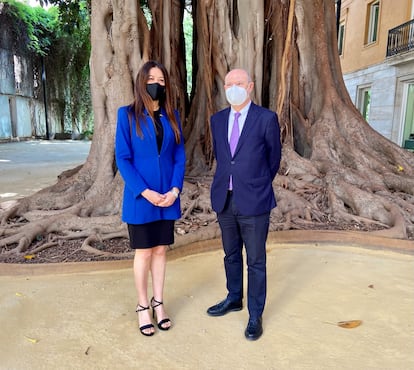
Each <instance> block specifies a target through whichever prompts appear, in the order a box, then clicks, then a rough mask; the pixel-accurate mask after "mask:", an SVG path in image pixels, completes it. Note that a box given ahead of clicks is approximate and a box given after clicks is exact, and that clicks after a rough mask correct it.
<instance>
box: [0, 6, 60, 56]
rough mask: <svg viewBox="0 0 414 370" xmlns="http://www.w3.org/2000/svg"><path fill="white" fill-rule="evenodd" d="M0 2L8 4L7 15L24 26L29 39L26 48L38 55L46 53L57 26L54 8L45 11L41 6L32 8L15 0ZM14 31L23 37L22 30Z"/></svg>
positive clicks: (56, 15)
mask: <svg viewBox="0 0 414 370" xmlns="http://www.w3.org/2000/svg"><path fill="white" fill-rule="evenodd" d="M0 2H2V3H4V4H8V6H7V7H5V12H6V13H7V14H8V15H9V16H11V17H13V18H17V19H19V20H20V21H22V22H23V24H24V25H25V26H26V30H25V31H26V32H25V33H26V35H27V37H28V39H29V42H28V43H27V45H26V47H27V49H28V50H29V51H32V52H34V53H35V54H38V55H43V56H44V55H47V53H48V51H49V49H50V45H51V44H52V42H53V38H54V34H55V32H56V30H57V27H58V26H59V23H58V13H57V11H56V9H50V11H46V10H44V9H43V8H41V7H34V8H32V7H31V6H29V5H26V4H24V3H21V2H19V1H15V0H0ZM15 31H17V32H16V33H17V35H18V36H20V37H21V39H25V35H24V32H23V30H21V29H18V30H15Z"/></svg>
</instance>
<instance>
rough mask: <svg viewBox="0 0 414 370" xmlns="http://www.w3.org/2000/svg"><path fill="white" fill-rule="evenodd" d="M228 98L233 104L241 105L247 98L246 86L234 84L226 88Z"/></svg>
mask: <svg viewBox="0 0 414 370" xmlns="http://www.w3.org/2000/svg"><path fill="white" fill-rule="evenodd" d="M226 99H227V101H228V102H229V103H230V104H231V105H241V104H243V103H244V102H245V101H246V99H247V91H246V89H245V88H244V87H240V86H237V85H233V86H231V87H229V88H228V89H227V90H226Z"/></svg>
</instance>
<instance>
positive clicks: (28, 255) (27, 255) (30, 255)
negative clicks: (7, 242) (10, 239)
mask: <svg viewBox="0 0 414 370" xmlns="http://www.w3.org/2000/svg"><path fill="white" fill-rule="evenodd" d="M35 257H36V256H35V255H34V254H26V255H25V256H24V259H25V260H32V259H33V258H35Z"/></svg>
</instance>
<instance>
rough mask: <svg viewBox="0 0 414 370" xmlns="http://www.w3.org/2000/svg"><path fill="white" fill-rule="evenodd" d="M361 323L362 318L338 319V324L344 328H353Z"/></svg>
mask: <svg viewBox="0 0 414 370" xmlns="http://www.w3.org/2000/svg"><path fill="white" fill-rule="evenodd" d="M361 324H362V320H348V321H339V322H338V324H337V325H338V326H340V327H341V328H345V329H353V328H356V327H358V326H360V325H361Z"/></svg>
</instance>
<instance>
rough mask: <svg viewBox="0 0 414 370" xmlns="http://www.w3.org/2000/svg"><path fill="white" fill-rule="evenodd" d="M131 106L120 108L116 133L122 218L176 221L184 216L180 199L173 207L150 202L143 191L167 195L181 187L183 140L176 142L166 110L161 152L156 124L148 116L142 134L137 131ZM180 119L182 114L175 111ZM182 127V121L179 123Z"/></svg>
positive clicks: (130, 221)
mask: <svg viewBox="0 0 414 370" xmlns="http://www.w3.org/2000/svg"><path fill="white" fill-rule="evenodd" d="M128 111H130V112H131V108H130V107H129V106H124V107H121V108H119V109H118V120H117V129H116V135H115V158H116V164H117V166H118V169H119V171H120V173H121V175H122V177H123V179H124V182H125V186H124V195H123V204H122V221H124V222H126V223H129V224H144V223H148V222H152V221H157V220H176V219H178V218H180V217H181V208H180V198H178V199H177V200H176V201H175V202H174V203H173V204H172V205H171V206H170V207H157V206H154V205H152V204H151V203H150V202H148V201H147V200H146V199H145V198H144V197H143V196H142V195H141V193H142V192H143V191H144V190H145V189H150V190H155V191H157V192H159V193H161V194H164V193H166V192H168V191H169V190H171V188H173V187H177V188H178V189H180V190H181V189H182V187H183V182H184V172H185V150H184V139H183V137H182V134H181V142H180V144H177V143H176V141H175V136H174V132H173V130H172V128H171V126H170V123H169V121H168V119H167V115H166V113H165V111H164V110H162V111H161V123H162V126H163V128H164V138H163V142H162V148H161V151H160V153H159V154H158V148H157V139H156V133H155V127H154V124H153V123H152V119H151V117H150V116H149V115H147V116H146V119H145V122H141V128H142V132H143V137H142V138H141V137H139V136H138V135H137V132H136V127H135V118H134V114H133V112H131V113H132V114H131V117H132V121H131V123H130V122H129V119H128ZM175 114H176V117H177V120H178V122H180V121H179V116H178V113H177V112H175ZM180 130H181V124H180Z"/></svg>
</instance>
